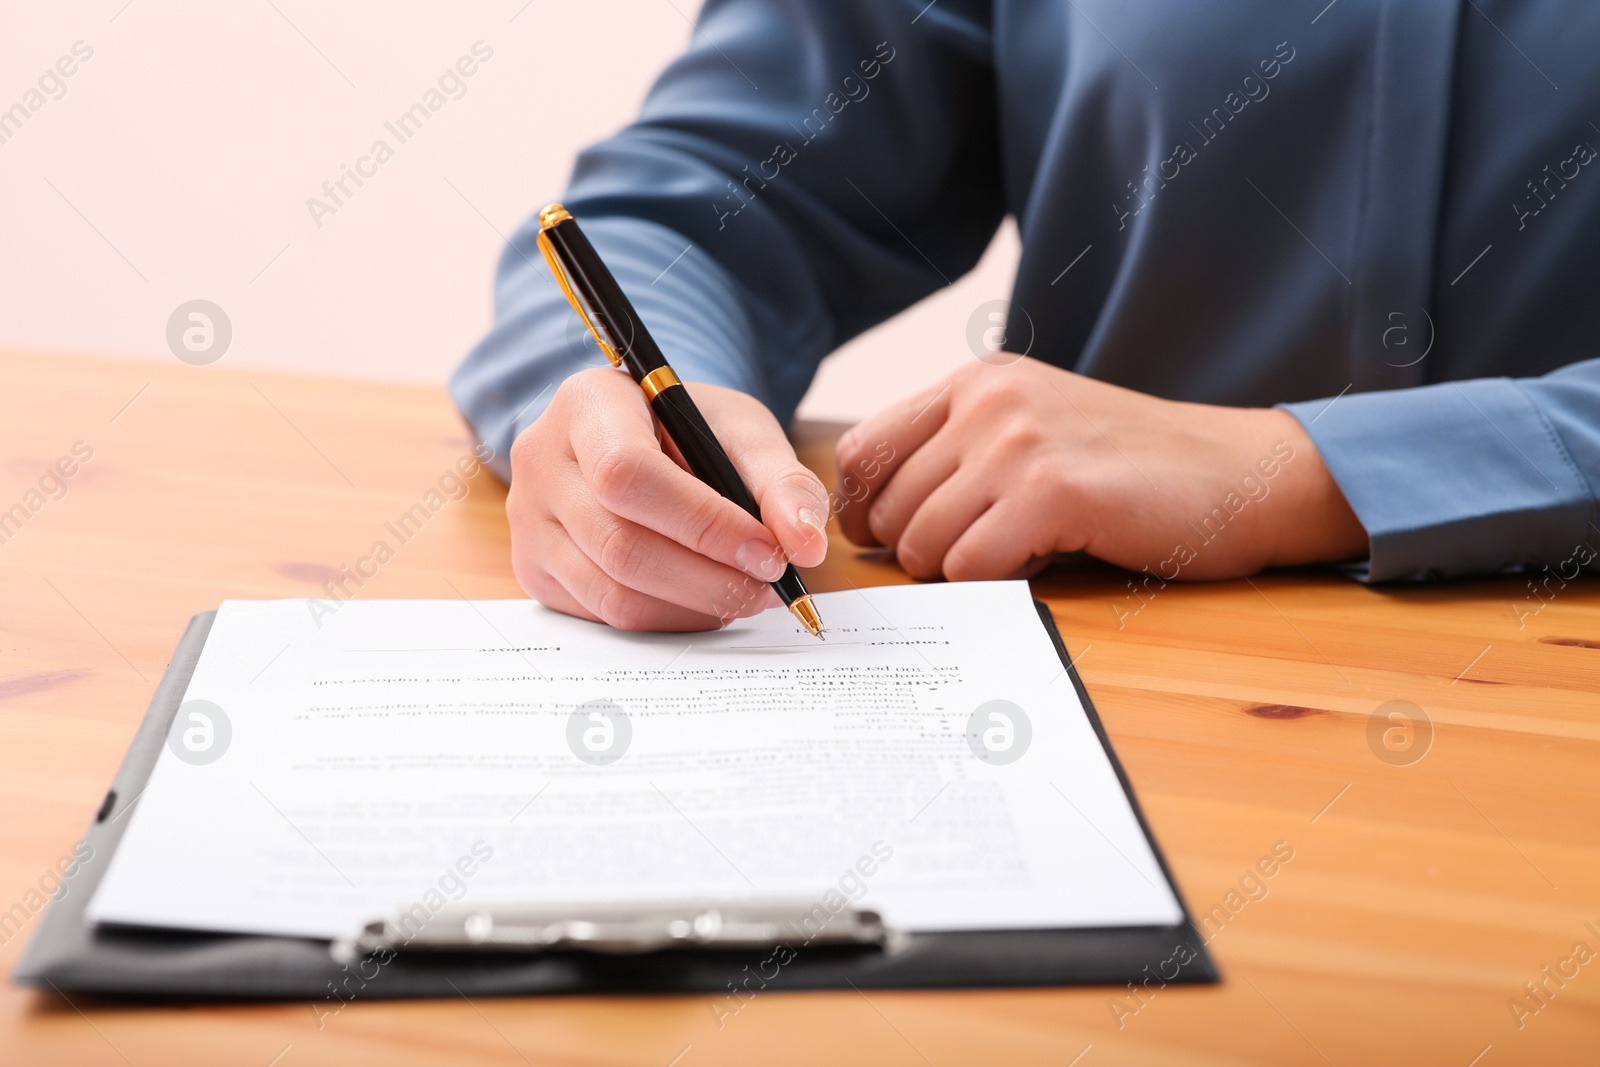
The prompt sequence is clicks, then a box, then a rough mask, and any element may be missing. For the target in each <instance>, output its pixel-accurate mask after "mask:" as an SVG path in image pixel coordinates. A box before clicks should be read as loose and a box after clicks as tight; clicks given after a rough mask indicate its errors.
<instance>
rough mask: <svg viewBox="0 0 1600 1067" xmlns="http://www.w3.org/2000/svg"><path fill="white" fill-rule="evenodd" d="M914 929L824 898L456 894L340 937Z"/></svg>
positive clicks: (894, 937) (372, 940) (509, 941)
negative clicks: (546, 900)
mask: <svg viewBox="0 0 1600 1067" xmlns="http://www.w3.org/2000/svg"><path fill="white" fill-rule="evenodd" d="M904 940H905V935H904V934H903V933H901V932H900V931H897V930H893V929H891V928H890V927H889V926H887V925H886V924H885V923H884V921H883V917H882V916H881V915H880V914H879V913H878V912H876V911H871V910H866V909H862V910H857V909H855V908H853V907H850V906H848V905H847V906H845V907H844V908H843V909H842V910H840V911H837V912H829V911H828V910H827V908H825V907H824V906H822V905H821V904H820V903H818V902H817V901H816V900H814V899H809V898H801V897H770V898H765V899H755V900H718V901H706V900H699V901H691V900H676V901H649V902H630V901H590V902H577V903H550V904H510V903H506V904H446V905H445V906H444V907H443V908H441V909H439V910H438V911H437V912H434V913H432V914H431V915H430V914H428V913H427V912H426V911H425V910H424V909H422V908H421V906H420V905H419V906H413V907H411V908H396V909H395V910H394V911H391V912H390V913H389V914H388V915H387V916H385V917H384V918H382V919H378V920H375V921H373V922H370V923H368V924H367V925H366V926H365V927H363V928H362V930H361V932H360V933H359V934H358V935H357V936H356V937H354V938H350V939H344V940H339V941H335V942H334V943H333V945H332V946H331V952H332V954H333V956H334V958H335V959H338V960H340V961H341V962H349V961H351V960H355V959H360V958H362V957H364V956H370V955H373V954H375V953H382V952H390V953H393V952H401V951H404V952H418V951H421V952H527V953H535V952H547V951H552V950H558V949H578V950H582V951H586V952H599V953H606V954H609V955H635V954H640V953H646V952H660V951H663V950H666V949H697V948H698V949H764V948H772V947H774V946H776V945H779V944H784V943H791V942H795V943H804V944H805V945H807V946H811V945H860V946H874V945H875V946H878V947H880V948H883V949H886V950H887V951H890V952H893V951H896V950H897V949H898V948H900V947H901V946H902V945H903V943H904Z"/></svg>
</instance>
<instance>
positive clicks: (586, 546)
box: [553, 496, 776, 618]
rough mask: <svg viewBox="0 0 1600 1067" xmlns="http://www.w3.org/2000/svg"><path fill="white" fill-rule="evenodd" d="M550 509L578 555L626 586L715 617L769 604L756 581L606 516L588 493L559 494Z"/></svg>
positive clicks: (762, 583)
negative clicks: (578, 552)
mask: <svg viewBox="0 0 1600 1067" xmlns="http://www.w3.org/2000/svg"><path fill="white" fill-rule="evenodd" d="M553 508H554V512H555V516H556V518H557V519H559V520H560V522H561V524H562V526H563V527H565V529H566V533H567V535H568V537H570V538H571V539H572V541H573V542H574V543H575V544H576V545H577V546H578V548H579V549H580V550H581V551H582V552H583V554H584V555H585V556H587V557H588V558H589V559H590V560H591V561H592V562H593V563H594V564H595V565H596V566H598V567H599V568H600V569H601V570H602V571H604V572H605V573H606V574H608V575H609V576H610V577H611V578H613V579H614V580H616V581H617V582H619V583H621V584H622V585H624V586H627V587H628V588H629V589H635V590H637V591H639V592H641V593H644V594H645V595H646V596H649V597H652V598H654V599H656V600H662V601H665V602H667V603H670V604H675V605H677V606H678V607H681V608H686V609H688V610H690V611H696V612H700V613H702V614H706V615H710V616H713V617H716V618H738V617H742V616H744V615H749V614H752V613H754V612H755V611H761V610H764V609H765V608H767V607H768V606H770V605H771V604H772V603H775V600H776V598H775V594H773V593H772V590H771V587H770V586H769V585H767V583H766V582H765V581H763V580H762V579H760V578H756V577H753V576H751V575H749V574H746V573H744V572H743V571H740V570H735V569H734V568H732V567H728V566H724V565H723V564H721V563H718V562H716V561H715V560H712V559H707V558H706V557H705V556H702V555H699V554H698V553H696V552H694V551H692V550H690V549H688V548H686V547H684V546H683V545H681V544H679V543H678V542H676V541H673V540H671V539H670V538H667V537H663V536H662V535H661V534H658V533H656V532H655V531H654V530H652V529H650V528H649V527H646V526H640V525H639V524H638V523H636V522H630V521H628V520H627V519H624V518H620V517H618V516H616V515H612V514H611V513H610V512H608V511H606V510H605V509H604V508H603V507H601V506H600V504H599V503H598V502H597V501H595V500H594V499H593V498H592V497H582V496H563V497H561V498H559V499H558V500H557V501H555V503H554V506H553ZM752 521H754V520H752ZM730 589H732V590H734V591H735V592H734V594H733V595H731V596H730V595H729V593H728V590H730Z"/></svg>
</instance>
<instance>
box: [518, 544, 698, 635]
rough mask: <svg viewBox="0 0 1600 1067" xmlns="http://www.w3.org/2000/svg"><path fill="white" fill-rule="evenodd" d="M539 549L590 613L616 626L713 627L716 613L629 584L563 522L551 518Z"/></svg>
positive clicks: (552, 570)
mask: <svg viewBox="0 0 1600 1067" xmlns="http://www.w3.org/2000/svg"><path fill="white" fill-rule="evenodd" d="M544 533H545V536H544V537H543V538H542V540H541V544H540V546H539V552H540V556H541V563H542V565H543V566H544V568H545V569H546V570H547V571H548V572H549V573H550V575H551V576H552V577H553V578H554V579H555V580H556V581H557V582H559V583H560V584H561V586H562V587H563V588H564V589H565V590H566V591H567V593H568V594H569V595H570V596H571V598H572V599H573V600H574V601H576V602H577V603H578V604H580V605H581V606H582V607H583V609H584V611H586V612H587V613H588V615H589V617H591V618H596V619H599V620H600V621H601V622H604V623H606V624H607V625H608V626H614V627H616V628H617V629H619V630H659V631H669V632H685V631H694V630H715V629H717V628H718V627H719V626H721V625H722V624H723V621H724V620H722V619H720V618H718V617H717V616H716V615H715V614H709V613H707V612H701V611H693V610H691V609H689V608H685V607H682V606H680V605H678V604H671V603H668V602H667V601H664V600H658V599H657V598H655V597H652V596H650V595H648V594H646V593H641V592H640V591H639V590H637V589H630V588H629V587H628V586H625V585H623V584H622V583H621V582H619V581H617V580H616V579H615V578H613V577H611V576H610V575H609V574H607V573H606V572H605V571H603V570H601V569H600V567H599V566H598V565H596V564H595V562H594V561H593V560H591V559H590V558H589V557H588V556H587V555H585V554H584V553H583V551H582V549H580V548H579V547H578V545H577V543H576V542H575V541H573V540H572V537H571V535H570V534H569V533H568V532H567V531H566V530H565V529H563V528H562V527H560V526H558V525H555V524H553V523H552V524H550V525H549V526H547V527H546V530H545V531H544Z"/></svg>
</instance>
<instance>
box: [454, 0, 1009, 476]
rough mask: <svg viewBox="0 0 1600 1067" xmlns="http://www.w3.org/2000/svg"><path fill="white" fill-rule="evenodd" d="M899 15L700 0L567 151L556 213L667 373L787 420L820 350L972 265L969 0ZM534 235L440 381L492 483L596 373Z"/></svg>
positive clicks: (974, 212) (976, 18)
mask: <svg viewBox="0 0 1600 1067" xmlns="http://www.w3.org/2000/svg"><path fill="white" fill-rule="evenodd" d="M920 7H921V5H916V4H906V3H874V4H862V3H858V2H854V0H841V2H833V0H828V2H824V0H813V2H810V3H791V4H773V3H770V2H768V0H708V2H707V3H706V5H705V7H704V9H703V10H702V12H701V15H700V19H699V22H698V25H697V26H696V28H695V32H694V36H693V43H692V46H691V48H690V49H689V51H688V52H687V53H685V54H684V55H683V56H682V57H680V58H679V59H678V60H677V61H675V62H674V63H673V64H672V65H671V66H670V67H669V68H668V69H667V71H666V72H665V73H664V74H663V75H662V77H661V78H660V80H659V81H658V82H657V83H656V85H655V87H654V88H653V89H652V90H651V92H650V95H649V98H648V99H647V100H646V102H645V105H644V108H643V111H642V113H641V115H640V117H639V119H638V121H636V122H635V123H633V124H632V125H630V126H629V127H627V128H626V129H624V130H622V131H621V132H620V133H618V134H617V135H616V136H614V137H612V138H610V139H609V140H606V141H603V142H601V143H600V144H598V145H595V146H594V147H592V148H590V149H588V150H587V151H585V152H584V153H583V154H582V155H581V156H580V157H579V159H578V162H577V166H576V168H575V170H574V173H573V177H572V181H571V184H570V186H569V187H568V190H567V193H566V195H565V197H564V200H563V202H564V203H565V204H566V206H567V208H568V209H569V210H570V211H572V213H573V215H574V216H575V217H576V218H577V219H578V220H579V222H580V223H581V224H582V226H583V227H584V231H585V233H586V234H588V236H589V237H590V239H591V241H592V242H593V243H594V245H595V247H596V248H597V249H598V250H599V252H600V255H601V256H602V258H604V260H605V261H606V264H607V266H608V267H609V268H610V269H611V271H612V273H613V274H615V275H616V277H617V281H618V283H619V284H620V285H621V286H622V289H623V291H624V292H626V293H627V294H628V298H629V299H630V300H632V301H633V303H634V304H635V306H636V308H637V309H638V312H639V315H640V318H641V319H642V320H643V321H644V322H645V323H646V324H647V325H648V326H649V328H650V331H651V333H652V334H653V335H654V336H655V338H656V340H657V341H658V342H659V343H660V345H661V347H662V349H663V351H665V352H666V353H667V356H668V358H669V359H670V360H671V361H672V363H673V365H674V367H675V368H676V369H677V371H678V373H679V374H680V375H681V376H682V377H684V378H685V379H688V380H696V381H708V382H714V383H717V384H721V385H727V386H731V387H734V388H737V389H741V390H745V391H748V392H750V393H752V394H753V395H755V396H757V397H759V398H760V399H761V400H762V401H764V402H765V403H766V404H767V405H768V406H769V407H771V408H772V410H773V411H774V413H775V414H776V415H777V416H778V418H779V419H780V420H781V421H785V422H787V421H788V420H789V419H790V418H791V417H792V416H793V413H794V409H795V407H796V405H798V403H799V401H800V397H801V396H802V395H803V394H804V392H805V389H806V387H807V386H808V385H809V384H810V381H811V379H812V377H813V376H814V374H815V372H816V368H817V365H818V363H820V362H821V360H822V357H823V356H824V355H825V354H827V353H828V352H829V351H831V350H833V349H834V348H836V347H838V346H839V345H841V344H843V343H844V342H845V341H847V340H849V339H850V338H851V337H853V336H855V335H856V334H858V333H860V332H862V331H863V330H866V329H868V328H870V327H871V326H874V325H876V324H877V323H879V322H881V321H883V320H884V319H886V318H888V317H889V316H891V315H893V314H895V313H896V312H898V311H900V310H902V309H904V308H906V307H908V306H910V305H911V304H912V303H914V302H916V301H917V300H919V299H921V298H922V297H923V296H926V295H927V294H928V293H930V292H932V291H934V290H935V289H937V288H939V287H940V286H941V285H944V284H946V283H947V282H948V281H949V280H950V279H951V278H954V277H956V276H957V275H959V274H962V273H964V272H966V271H967V270H969V269H970V268H971V267H972V266H973V265H974V264H975V263H976V262H977V260H978V257H979V256H980V255H981V254H982V252H983V249H984V248H985V247H986V246H987V244H988V242H989V239H990V238H991V237H992V236H993V234H994V231H995V229H996V228H997V227H998V225H999V223H1000V220H1001V218H1002V216H1003V214H1004V197H1003V194H1002V188H1001V180H1002V177H1001V170H1002V168H1001V167H999V166H998V165H997V162H996V161H997V158H998V146H997V142H996V138H997V136H998V134H997V130H996V126H995V123H994V120H993V116H994V114H995V110H996V103H995V88H994V79H993V72H992V70H991V69H990V60H991V55H990V40H989V28H988V11H987V5H986V4H984V3H980V2H977V0H945V2H942V3H940V4H938V5H937V6H930V7H928V9H927V10H926V11H925V12H923V13H922V15H921V16H920V18H918V20H917V23H916V31H917V32H916V33H915V34H914V35H913V34H911V33H910V32H908V27H909V26H911V25H912V18H913V17H914V16H917V14H918V9H919V8H920ZM913 40H914V41H915V47H913ZM891 75H892V76H891ZM537 232H538V224H537V221H536V220H530V221H529V222H527V223H525V224H524V225H523V226H522V228H521V229H520V230H519V231H518V232H517V234H516V235H515V236H514V238H513V239H512V240H511V242H510V243H509V245H508V247H507V249H506V251H505V253H504V254H503V255H502V257H501V260H500V266H499V270H498V274H497V279H496V289H495V307H496V312H495V323H494V326H493V328H492V330H491V331H490V333H489V334H488V336H487V337H486V338H485V339H484V340H483V341H482V342H481V343H480V344H479V345H478V346H477V347H476V348H475V349H474V350H473V352H472V353H471V354H470V355H469V356H468V358H467V359H466V361H465V362H464V363H463V364H462V366H461V367H460V369H459V370H458V371H457V372H456V374H455V376H454V378H453V379H452V381H451V389H452V392H453V394H454V396H455V399H456V402H457V404H458V406H459V407H460V408H461V410H462V411H463V412H464V413H465V414H466V416H467V418H468V419H469V421H470V422H471V423H472V424H473V427H474V429H475V430H476V431H477V433H478V435H479V436H480V437H481V438H483V439H484V441H486V442H487V443H488V444H489V445H490V446H491V447H492V448H493V449H494V452H495V455H496V457H497V458H496V459H495V460H493V461H491V463H490V466H491V467H492V468H493V469H494V470H495V471H496V473H498V474H499V475H500V476H501V477H502V478H509V475H510V470H509V465H508V463H507V461H506V455H507V453H508V451H509V449H510V445H511V442H512V441H513V440H514V439H515V437H516V435H517V434H518V433H520V432H521V431H522V430H523V429H524V428H526V427H527V426H528V425H529V424H530V423H531V422H533V420H534V419H536V418H537V417H538V416H539V414H540V413H541V412H542V411H543V410H544V407H545V405H547V404H548V403H549V401H550V398H551V396H552V395H553V393H554V391H555V388H556V386H557V385H559V383H560V382H561V381H562V380H563V379H564V378H566V377H567V376H569V375H571V374H572V373H574V372H576V371H579V370H582V369H583V368H584V367H585V366H593V365H600V364H602V363H603V362H604V360H603V357H602V356H600V355H599V353H598V352H597V351H596V349H595V347H594V345H593V344H592V343H588V344H586V343H585V341H584V332H583V330H582V328H581V326H579V324H578V320H577V318H576V316H575V315H573V314H572V313H571V311H570V310H569V309H568V308H567V307H566V303H565V300H564V299H563V298H562V296H561V293H560V291H559V290H558V289H557V288H556V286H555V285H554V284H553V283H552V282H551V281H550V280H549V278H548V277H547V274H548V271H547V269H546V267H545V265H544V262H543V260H542V258H541V256H540V254H539V252H538V248H537V246H536V244H535V237H536V235H537Z"/></svg>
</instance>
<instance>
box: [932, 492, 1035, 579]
mask: <svg viewBox="0 0 1600 1067" xmlns="http://www.w3.org/2000/svg"><path fill="white" fill-rule="evenodd" d="M1039 511H1040V509H1039V508H1038V507H1036V506H1034V505H1032V504H1029V503H1025V502H1023V501H1019V500H1017V499H1016V498H1014V497H1006V498H1002V499H1001V500H999V501H997V502H996V503H995V505H994V506H993V507H991V508H989V510H987V511H985V512H984V513H983V514H982V515H981V516H979V517H978V518H977V519H976V520H975V521H974V522H973V523H972V524H971V525H970V526H968V527H967V529H966V531H965V532H964V533H962V535H961V536H960V537H959V538H957V539H956V542H955V543H954V544H953V545H951V546H950V548H949V550H948V551H946V552H945V554H944V576H945V577H946V578H948V579H949V580H950V581H952V582H974V581H990V580H995V579H1000V578H1016V577H1022V576H1025V575H1028V574H1029V573H1030V572H1035V571H1037V570H1038V569H1040V568H1041V567H1042V566H1043V563H1041V562H1040V561H1045V562H1048V560H1049V559H1050V558H1051V557H1052V556H1054V555H1055V553H1056V552H1057V551H1060V550H1061V549H1060V548H1059V547H1058V545H1056V544H1055V543H1053V542H1052V541H1051V540H1050V538H1049V537H1048V536H1047V534H1048V530H1046V529H1045V528H1044V526H1043V525H1042V524H1041V522H1040V519H1039Z"/></svg>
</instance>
